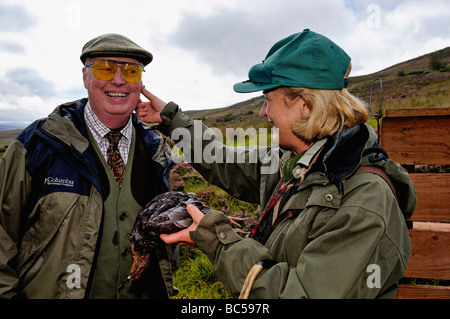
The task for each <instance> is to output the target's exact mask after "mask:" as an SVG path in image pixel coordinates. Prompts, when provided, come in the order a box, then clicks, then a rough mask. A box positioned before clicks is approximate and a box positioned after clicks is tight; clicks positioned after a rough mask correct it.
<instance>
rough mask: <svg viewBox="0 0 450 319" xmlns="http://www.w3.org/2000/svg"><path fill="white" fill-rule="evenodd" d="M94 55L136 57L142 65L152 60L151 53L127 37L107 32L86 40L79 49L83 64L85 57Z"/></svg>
mask: <svg viewBox="0 0 450 319" xmlns="http://www.w3.org/2000/svg"><path fill="white" fill-rule="evenodd" d="M94 57H126V58H132V59H136V60H138V61H139V62H141V63H142V64H143V65H144V66H145V65H147V64H149V63H150V62H151V61H152V60H153V55H152V54H151V53H150V52H148V51H147V50H144V49H143V48H141V47H140V46H139V45H137V44H136V43H135V42H133V41H131V40H130V39H128V38H127V37H125V36H123V35H120V34H116V33H108V34H103V35H101V36H98V37H96V38H94V39H92V40H90V41H88V42H87V43H86V44H85V45H84V46H83V49H82V50H81V56H80V59H81V61H82V62H83V64H85V63H86V59H87V58H94Z"/></svg>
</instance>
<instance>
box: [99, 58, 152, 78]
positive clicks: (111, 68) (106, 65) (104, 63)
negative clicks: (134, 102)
mask: <svg viewBox="0 0 450 319" xmlns="http://www.w3.org/2000/svg"><path fill="white" fill-rule="evenodd" d="M119 64H120V65H121V69H122V76H123V78H124V80H125V81H127V82H128V83H139V82H141V80H142V71H143V70H144V68H143V67H142V65H139V64H134V63H124V64H122V63H119ZM116 72H117V63H116V62H113V61H108V60H95V61H94V63H93V64H92V74H93V75H94V76H95V78H96V79H98V80H103V81H111V80H112V79H113V78H114V76H115V75H116Z"/></svg>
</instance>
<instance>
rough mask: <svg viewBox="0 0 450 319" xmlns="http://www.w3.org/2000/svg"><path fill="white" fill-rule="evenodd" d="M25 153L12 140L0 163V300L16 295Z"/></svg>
mask: <svg viewBox="0 0 450 319" xmlns="http://www.w3.org/2000/svg"><path fill="white" fill-rule="evenodd" d="M26 158H27V157H26V151H25V149H24V148H23V145H22V143H21V142H19V141H17V140H14V141H13V142H12V143H11V145H10V146H9V147H8V149H7V151H6V152H5V154H4V155H3V157H2V159H1V160H0V299H2V298H13V297H16V296H17V288H18V276H17V272H16V261H17V260H16V259H17V254H18V247H17V243H18V241H19V233H20V225H21V212H22V210H23V207H24V206H25V203H26V199H27V196H28V194H29V193H30V188H31V177H30V176H29V175H28V174H27V172H26V160H27V159H26Z"/></svg>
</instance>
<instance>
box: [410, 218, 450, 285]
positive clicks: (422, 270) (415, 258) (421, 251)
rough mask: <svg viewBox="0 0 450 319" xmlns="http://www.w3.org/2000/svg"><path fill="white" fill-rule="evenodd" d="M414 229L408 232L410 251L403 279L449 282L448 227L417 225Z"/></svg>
mask: <svg viewBox="0 0 450 319" xmlns="http://www.w3.org/2000/svg"><path fill="white" fill-rule="evenodd" d="M414 224H416V223H414ZM442 225H443V226H442ZM415 227H416V228H415V229H414V228H413V229H411V230H409V234H410V237H411V245H412V249H411V255H410V257H409V261H408V265H407V266H406V272H405V277H408V278H424V279H442V280H449V279H450V249H449V247H450V226H449V225H448V224H441V226H440V225H439V224H438V223H434V224H432V223H429V224H428V225H427V223H417V225H415Z"/></svg>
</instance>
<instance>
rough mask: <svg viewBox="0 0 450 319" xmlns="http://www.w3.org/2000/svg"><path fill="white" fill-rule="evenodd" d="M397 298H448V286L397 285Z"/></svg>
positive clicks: (449, 289) (449, 295) (449, 297)
mask: <svg viewBox="0 0 450 319" xmlns="http://www.w3.org/2000/svg"><path fill="white" fill-rule="evenodd" d="M396 298H397V299H450V287H446V286H429V285H412V284H407V285H399V286H398V288H397V297H396Z"/></svg>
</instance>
